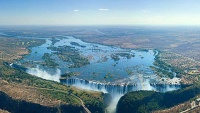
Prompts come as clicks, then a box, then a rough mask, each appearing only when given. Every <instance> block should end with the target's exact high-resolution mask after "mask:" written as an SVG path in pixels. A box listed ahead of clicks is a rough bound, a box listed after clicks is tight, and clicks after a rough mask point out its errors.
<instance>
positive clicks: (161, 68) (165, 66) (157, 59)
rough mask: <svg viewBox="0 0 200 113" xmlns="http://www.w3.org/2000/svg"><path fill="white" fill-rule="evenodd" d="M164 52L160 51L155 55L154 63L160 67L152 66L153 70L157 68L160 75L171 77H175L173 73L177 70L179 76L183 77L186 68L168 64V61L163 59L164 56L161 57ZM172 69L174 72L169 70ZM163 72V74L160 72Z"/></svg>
mask: <svg viewBox="0 0 200 113" xmlns="http://www.w3.org/2000/svg"><path fill="white" fill-rule="evenodd" d="M161 54H162V52H161V51H159V52H158V54H157V55H156V56H155V59H154V60H155V61H154V65H155V66H157V67H159V68H157V67H153V66H151V68H152V69H153V70H155V71H156V72H157V74H158V75H166V76H167V77H169V78H173V73H172V72H175V73H176V74H177V77H181V75H182V74H184V70H182V69H180V68H178V67H175V66H172V65H170V64H167V63H166V62H164V61H162V57H161ZM169 69H171V71H172V72H169V71H168V70H169ZM160 73H162V74H160Z"/></svg>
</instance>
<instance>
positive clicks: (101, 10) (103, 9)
mask: <svg viewBox="0 0 200 113" xmlns="http://www.w3.org/2000/svg"><path fill="white" fill-rule="evenodd" d="M108 10H109V9H99V11H108Z"/></svg>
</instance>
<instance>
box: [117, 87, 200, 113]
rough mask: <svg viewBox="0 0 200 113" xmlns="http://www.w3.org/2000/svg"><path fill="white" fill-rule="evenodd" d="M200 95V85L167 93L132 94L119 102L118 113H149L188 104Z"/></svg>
mask: <svg viewBox="0 0 200 113" xmlns="http://www.w3.org/2000/svg"><path fill="white" fill-rule="evenodd" d="M198 94H200V86H199V85H193V86H189V87H186V88H183V89H179V90H176V91H171V92H166V93H160V92H155V91H135V92H130V93H127V94H125V95H124V96H123V97H121V99H120V100H119V102H118V105H117V113H149V112H151V111H155V110H161V109H165V108H170V107H173V106H175V105H177V104H180V103H183V102H186V101H188V100H190V99H191V98H194V97H195V96H197V95H198Z"/></svg>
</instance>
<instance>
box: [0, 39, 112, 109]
mask: <svg viewBox="0 0 200 113" xmlns="http://www.w3.org/2000/svg"><path fill="white" fill-rule="evenodd" d="M0 40H1V41H2V42H1V44H0V46H3V47H2V48H1V47H0V48H1V53H0V54H1V55H2V56H6V55H7V54H8V52H9V55H11V56H13V57H10V58H9V59H8V58H6V57H1V59H0V100H1V103H0V110H1V111H3V112H14V113H27V112H28V113H32V112H48V113H55V112H62V113H65V112H66V113H68V112H72V113H80V112H84V111H85V108H87V109H89V111H90V112H92V113H95V112H98V113H104V110H105V108H106V106H107V105H108V103H105V102H104V100H109V96H108V95H107V94H103V93H100V92H94V91H86V90H81V89H77V88H75V87H70V86H67V85H63V84H61V83H58V82H53V81H49V80H44V79H41V78H39V77H36V76H33V75H29V74H27V73H26V72H24V71H23V70H17V69H14V68H11V67H10V66H9V65H5V64H7V63H5V62H12V61H13V60H15V59H19V58H21V57H19V56H16V51H21V50H24V49H25V51H28V48H29V47H33V46H36V45H37V46H38V45H41V44H42V42H43V40H35V39H34V41H33V39H24V40H23V42H24V43H22V40H21V39H19V38H15V39H13V38H5V37H4V38H0ZM37 41H39V42H40V43H39V42H37ZM28 42H29V43H28ZM30 42H32V43H30ZM14 43H15V44H14ZM11 45H14V46H11ZM5 46H8V48H5ZM21 48H24V49H21ZM13 50H15V51H13ZM19 53H20V52H19ZM24 54H28V53H26V52H23V54H22V53H21V54H19V55H22V56H23V55H24ZM48 58H49V55H46V56H45V59H48ZM80 99H81V101H80ZM83 105H84V106H85V108H84V107H83Z"/></svg>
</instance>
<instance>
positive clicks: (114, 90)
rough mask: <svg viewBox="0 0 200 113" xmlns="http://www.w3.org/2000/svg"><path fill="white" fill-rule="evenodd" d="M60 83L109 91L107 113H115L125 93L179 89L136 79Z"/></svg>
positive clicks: (176, 86) (71, 80) (81, 80)
mask: <svg viewBox="0 0 200 113" xmlns="http://www.w3.org/2000/svg"><path fill="white" fill-rule="evenodd" d="M60 82H61V83H64V84H68V85H71V86H76V87H79V88H82V89H88V90H93V91H100V92H104V93H109V94H111V96H112V102H111V103H110V105H109V106H108V108H107V109H106V110H107V112H109V113H115V109H116V105H117V103H118V101H119V99H120V98H121V97H122V96H123V95H124V94H126V93H128V92H131V91H137V90H154V91H159V92H166V91H172V90H176V89H179V88H180V87H181V86H180V85H169V84H150V83H149V81H148V80H144V81H138V83H137V84H125V83H121V84H119V83H118V84H114V83H100V82H95V81H88V80H83V79H78V78H70V79H62V80H61V81H60Z"/></svg>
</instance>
